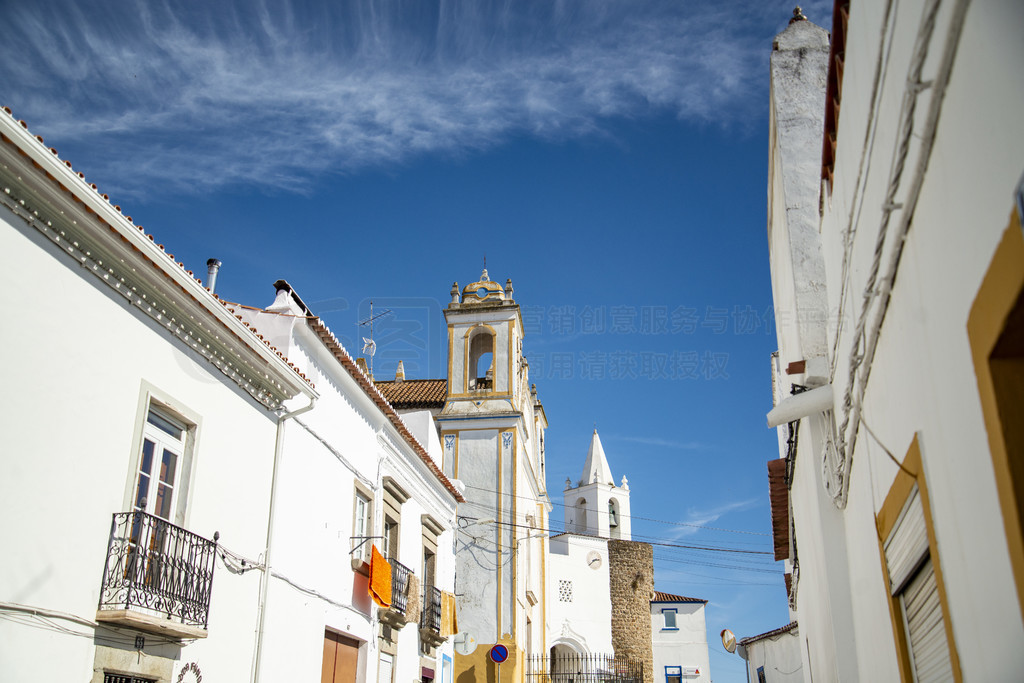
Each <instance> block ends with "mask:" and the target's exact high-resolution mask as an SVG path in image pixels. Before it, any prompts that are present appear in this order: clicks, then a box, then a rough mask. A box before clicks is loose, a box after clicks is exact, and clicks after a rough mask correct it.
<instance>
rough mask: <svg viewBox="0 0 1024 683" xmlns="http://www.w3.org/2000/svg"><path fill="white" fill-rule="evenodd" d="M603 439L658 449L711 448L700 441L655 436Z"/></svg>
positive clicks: (618, 436)
mask: <svg viewBox="0 0 1024 683" xmlns="http://www.w3.org/2000/svg"><path fill="white" fill-rule="evenodd" d="M601 438H602V439H607V440H609V441H626V442H629V443H638V444H642V445H644V446H657V447H658V448H670V449H674V450H681V451H701V450H705V449H707V448H709V445H708V444H705V443H701V442H700V441H675V440H672V439H661V438H658V437H654V436H629V435H624V434H608V435H604V434H602V435H601Z"/></svg>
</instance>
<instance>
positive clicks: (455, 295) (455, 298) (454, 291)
mask: <svg viewBox="0 0 1024 683" xmlns="http://www.w3.org/2000/svg"><path fill="white" fill-rule="evenodd" d="M450 294H451V295H452V303H453V304H457V303H459V283H458V282H453V283H452V291H451V292H450Z"/></svg>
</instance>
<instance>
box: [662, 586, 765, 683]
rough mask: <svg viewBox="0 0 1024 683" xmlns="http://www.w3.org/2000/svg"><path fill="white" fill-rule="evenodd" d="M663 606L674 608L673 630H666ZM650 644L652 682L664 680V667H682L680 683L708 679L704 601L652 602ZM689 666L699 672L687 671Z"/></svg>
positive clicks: (664, 607)
mask: <svg viewBox="0 0 1024 683" xmlns="http://www.w3.org/2000/svg"><path fill="white" fill-rule="evenodd" d="M664 609H675V610H676V628H677V630H675V631H672V630H666V628H665V617H664V615H663V613H662V610H664ZM651 644H652V646H653V648H654V683H666V679H665V667H667V666H680V667H683V678H682V680H683V683H709V682H710V681H711V663H710V661H709V655H708V627H707V622H706V620H705V618H704V603H702V602H652V603H651ZM692 669H696V670H697V671H699V672H700V673H697V674H694V673H689V672H688V670H692ZM755 680H756V679H755Z"/></svg>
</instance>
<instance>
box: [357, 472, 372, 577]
mask: <svg viewBox="0 0 1024 683" xmlns="http://www.w3.org/2000/svg"><path fill="white" fill-rule="evenodd" d="M371 500H372V498H371V497H370V495H369V494H368V493H366V492H365V491H363V490H362V489H361V488H357V489H356V492H355V499H354V501H353V511H352V559H354V560H366V561H367V562H369V560H370V547H371V546H372V545H373V539H371V538H369V537H370V536H373V527H372V520H373V514H372V511H373V507H372V504H371V502H370V501H371Z"/></svg>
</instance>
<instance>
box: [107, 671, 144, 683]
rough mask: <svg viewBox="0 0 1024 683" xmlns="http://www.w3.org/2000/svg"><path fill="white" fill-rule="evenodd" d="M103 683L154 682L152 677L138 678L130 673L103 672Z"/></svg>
mask: <svg viewBox="0 0 1024 683" xmlns="http://www.w3.org/2000/svg"><path fill="white" fill-rule="evenodd" d="M103 683H156V680H155V679H153V678H139V677H138V676H132V675H130V674H112V673H104V674H103Z"/></svg>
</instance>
